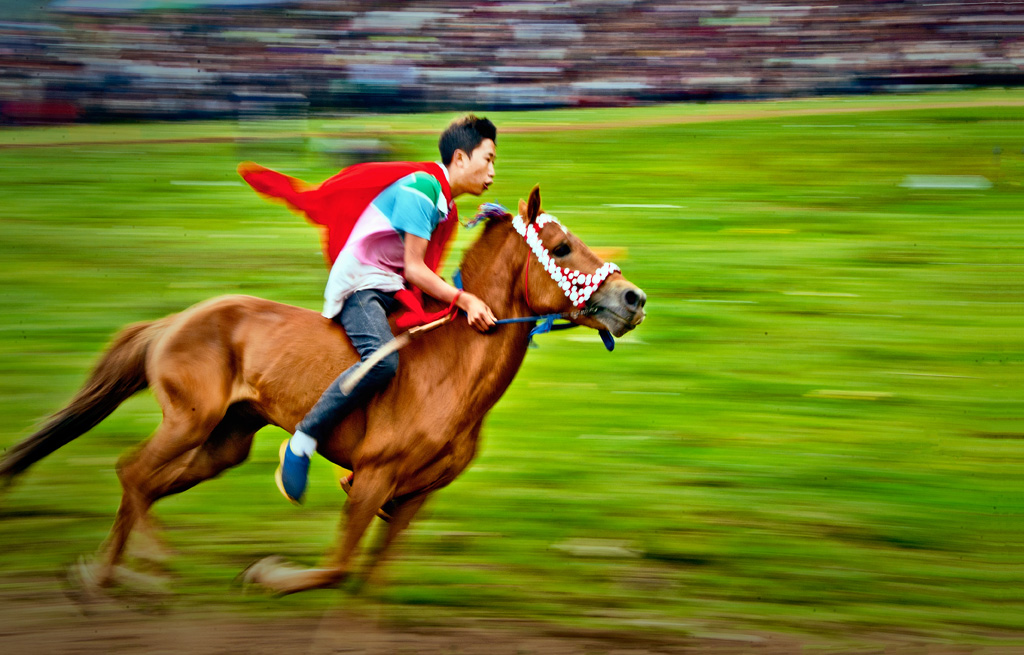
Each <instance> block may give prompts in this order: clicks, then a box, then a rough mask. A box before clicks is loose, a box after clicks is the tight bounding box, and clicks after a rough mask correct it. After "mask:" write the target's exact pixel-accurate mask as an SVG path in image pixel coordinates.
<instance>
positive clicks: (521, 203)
mask: <svg viewBox="0 0 1024 655" xmlns="http://www.w3.org/2000/svg"><path fill="white" fill-rule="evenodd" d="M519 215H520V216H522V217H523V218H524V219H526V222H527V223H529V222H530V219H529V218H528V217H527V215H526V201H525V200H523V199H522V198H520V199H519Z"/></svg>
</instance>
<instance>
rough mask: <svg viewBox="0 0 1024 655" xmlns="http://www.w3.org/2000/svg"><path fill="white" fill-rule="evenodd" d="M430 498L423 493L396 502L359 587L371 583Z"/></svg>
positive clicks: (427, 494)
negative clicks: (403, 533)
mask: <svg viewBox="0 0 1024 655" xmlns="http://www.w3.org/2000/svg"><path fill="white" fill-rule="evenodd" d="M428 496H430V494H429V493H421V494H419V495H416V496H410V497H407V498H403V499H402V500H399V501H396V505H395V508H394V511H392V512H391V520H390V521H389V522H388V529H387V531H386V532H384V533H383V534H381V538H380V541H378V542H377V545H376V547H375V548H374V550H373V553H371V555H370V560H369V562H367V564H366V569H365V571H363V574H362V579H361V580H360V581H359V586H362V585H364V584H366V583H367V582H369V581H370V579H371V578H372V577H373V575H374V573H375V572H376V571H378V570H379V569H380V566H381V565H382V564H383V563H384V562H385V561H386V560H387V555H388V554H389V553H390V552H391V546H392V545H394V543H395V540H396V539H397V538H398V535H400V534H401V533H402V532H404V531H405V529H406V528H408V527H409V522H410V521H412V519H413V517H414V516H416V513H417V512H419V511H420V508H421V507H423V503H424V502H426V500H427V497H428Z"/></svg>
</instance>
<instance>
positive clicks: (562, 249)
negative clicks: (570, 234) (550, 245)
mask: <svg viewBox="0 0 1024 655" xmlns="http://www.w3.org/2000/svg"><path fill="white" fill-rule="evenodd" d="M570 252H572V248H570V247H569V244H568V243H560V244H558V245H557V246H555V249H554V250H552V251H551V254H552V255H554V256H555V257H567V256H568V255H569V253H570Z"/></svg>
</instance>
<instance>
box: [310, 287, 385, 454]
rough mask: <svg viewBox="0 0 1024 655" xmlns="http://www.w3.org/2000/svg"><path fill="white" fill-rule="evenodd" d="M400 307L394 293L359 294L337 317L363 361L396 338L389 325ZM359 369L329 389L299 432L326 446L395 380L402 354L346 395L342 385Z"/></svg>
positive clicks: (371, 372)
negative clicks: (343, 423)
mask: <svg viewBox="0 0 1024 655" xmlns="http://www.w3.org/2000/svg"><path fill="white" fill-rule="evenodd" d="M397 304H398V301H396V300H395V298H394V294H390V293H384V292H383V291H377V290H376V289H367V290H364V291H356V292H355V293H354V294H352V295H351V296H350V297H349V298H348V300H346V301H345V305H344V306H343V307H342V308H341V313H340V314H338V315H337V316H335V317H334V320H335V321H337V322H338V323H340V324H341V326H342V327H343V328H345V332H346V333H347V334H348V337H349V339H351V340H352V345H353V346H355V349H356V351H357V352H358V353H359V356H360V358H361V359H360V362H362V361H364V360H366V359H367V358H368V357H369V356H370V355H372V354H373V353H374V352H376V351H377V350H378V349H379V348H380V347H381V346H383V345H384V344H386V343H387V342H388V341H391V339H392V338H393V336H392V334H391V326H390V325H388V312H389V311H391V310H392V309H394V308H395V307H396V305H397ZM358 366H359V363H356V364H353V365H352V366H351V367H349V369H348V370H346V371H345V372H344V373H342V374H341V375H339V376H338V377H337V378H336V379H335V380H334V382H332V383H331V385H330V386H329V387H327V390H326V391H324V393H323V395H321V396H320V400H318V401H316V404H315V405H313V408H312V409H310V410H309V413H308V414H306V416H305V418H303V419H302V420H301V421H299V424H298V425H297V426H296V429H297V430H301V431H303V432H305V433H306V434H308V435H309V436H311V437H313V438H314V439H316V440H317V442H320V443H323V442H322V441H321V440H325V439H330V437H331V433H332V432H333V431H334V428H335V427H336V426H337V425H338V424H339V423H340V422H341V421H342V419H344V418H345V417H346V416H348V414H349V413H350V412H352V411H353V410H354V409H356V408H358V407H362V406H363V405H364V404H365V403H366V402H367V401H369V399H370V398H372V397H373V396H374V394H376V393H377V392H378V391H380V390H381V389H383V388H384V387H386V386H387V385H388V382H390V381H391V378H393V377H395V373H396V372H397V371H398V353H397V352H393V353H391V354H390V355H388V356H387V357H385V358H384V359H382V360H380V361H379V362H377V364H376V365H375V366H374V367H373V368H371V369H370V370H369V372H367V374H366V375H365V376H364V377H363V379H362V380H360V381H359V382H358V383H357V384H356V386H355V388H354V389H352V393H350V394H348V395H345V394H343V393H342V392H341V384H342V383H343V382H344V381H345V377H346V376H348V375H349V374H350V373H352V371H353V370H355V369H356V368H357V367H358Z"/></svg>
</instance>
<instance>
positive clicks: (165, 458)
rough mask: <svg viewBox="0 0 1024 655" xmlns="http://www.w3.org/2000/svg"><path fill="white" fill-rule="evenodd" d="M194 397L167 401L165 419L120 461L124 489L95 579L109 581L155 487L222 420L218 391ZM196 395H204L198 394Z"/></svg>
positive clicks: (178, 472) (167, 481)
mask: <svg viewBox="0 0 1024 655" xmlns="http://www.w3.org/2000/svg"><path fill="white" fill-rule="evenodd" d="M206 391H209V389H207V390H206ZM218 395H220V396H221V397H220V398H218V397H217V396H218ZM194 396H195V397H193V398H181V397H180V396H179V397H178V398H177V402H165V403H164V420H163V422H162V423H161V424H160V427H159V428H157V431H156V432H155V433H154V434H153V437H152V438H151V439H150V440H149V441H147V442H146V443H145V444H143V445H142V447H141V448H140V449H139V450H138V451H136V452H135V453H133V454H132V455H130V456H128V457H127V458H125V459H124V460H122V462H121V464H120V465H119V466H118V471H117V473H118V477H119V478H120V479H121V487H122V489H123V493H122V496H121V505H120V506H119V507H118V510H117V516H116V517H115V519H114V525H113V527H112V528H111V529H110V535H109V537H108V539H107V542H106V544H105V546H104V552H103V554H102V557H101V559H100V562H99V566H100V568H99V570H98V571H97V575H96V581H97V583H98V584H100V585H107V584H109V583H110V582H112V579H113V571H114V567H115V566H116V565H117V563H118V561H119V560H120V559H121V556H122V554H123V553H124V547H125V544H126V543H127V542H128V537H129V535H130V534H131V532H132V528H133V527H134V526H135V523H136V521H137V520H138V519H139V518H140V517H141V516H143V515H145V513H146V512H147V511H148V510H149V506H150V505H151V504H152V503H153V501H154V500H155V499H156V498H159V495H156V493H155V492H156V490H158V489H160V488H162V487H164V486H166V485H168V484H171V483H172V481H173V480H175V479H177V478H178V477H179V476H180V475H181V472H182V466H183V464H184V463H185V461H187V459H188V458H184V460H182V461H179V458H182V456H183V455H186V454H187V453H189V451H191V450H193V449H197V448H198V447H199V446H201V445H203V444H204V443H205V442H206V441H207V439H209V437H210V435H211V433H212V432H213V430H214V428H216V427H217V425H218V424H219V423H220V421H221V420H222V419H223V417H224V414H225V411H226V404H227V403H226V402H225V399H223V395H222V394H216V393H207V394H203V393H195V394H194ZM200 396H205V398H202V399H200ZM186 468H187V467H186ZM192 484H195V483H194V482H193V483H192ZM189 486H191V485H189ZM186 488H187V487H186Z"/></svg>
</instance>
